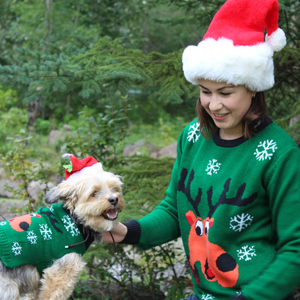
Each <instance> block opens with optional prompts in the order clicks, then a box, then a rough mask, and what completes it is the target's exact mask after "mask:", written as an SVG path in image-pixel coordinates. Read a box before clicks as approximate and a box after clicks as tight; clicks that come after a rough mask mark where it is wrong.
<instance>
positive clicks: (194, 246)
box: [178, 168, 257, 287]
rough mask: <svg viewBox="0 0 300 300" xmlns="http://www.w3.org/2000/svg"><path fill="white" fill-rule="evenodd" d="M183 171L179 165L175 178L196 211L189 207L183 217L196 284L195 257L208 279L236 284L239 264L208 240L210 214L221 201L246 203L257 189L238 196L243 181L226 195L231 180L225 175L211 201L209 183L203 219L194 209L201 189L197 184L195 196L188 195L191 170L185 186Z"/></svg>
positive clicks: (242, 187) (222, 202)
mask: <svg viewBox="0 0 300 300" xmlns="http://www.w3.org/2000/svg"><path fill="white" fill-rule="evenodd" d="M187 175H188V170H187V169H185V168H183V169H182V171H181V177H180V180H179V182H178V191H181V192H183V193H184V194H185V195H186V197H187V199H188V201H189V202H190V203H191V204H192V206H193V208H194V211H195V212H196V215H195V214H194V212H193V211H191V210H190V211H188V212H187V213H186V218H187V220H188V222H189V224H190V226H191V230H190V233H189V240H188V245H189V252H190V255H189V257H188V259H189V263H190V267H191V269H192V272H193V275H194V277H195V278H196V280H197V284H198V285H199V284H200V280H199V273H198V272H199V271H198V269H197V267H196V265H195V264H196V262H197V261H198V262H200V264H201V271H202V273H203V275H204V277H205V278H206V279H207V280H208V281H217V282H218V283H219V284H220V285H221V286H223V287H233V286H235V285H236V283H237V280H238V277H239V270H238V268H239V266H238V264H237V263H236V261H235V259H234V258H233V257H232V256H231V255H230V254H228V253H227V252H226V251H225V250H224V249H223V248H221V247H220V246H219V245H216V244H213V243H211V242H210V241H209V230H210V228H211V227H212V225H213V223H214V221H215V220H214V218H213V217H212V216H213V214H214V212H215V211H216V209H217V208H218V207H219V206H220V205H221V204H229V205H237V206H246V205H248V204H250V203H252V202H253V201H254V200H255V199H256V198H257V193H253V194H252V195H251V196H249V197H248V198H244V199H242V196H243V194H244V191H245V188H246V184H245V183H244V184H242V185H241V186H240V187H239V188H238V191H237V193H236V196H235V197H233V198H227V196H226V194H227V192H228V190H229V185H230V181H231V179H230V178H229V179H228V180H227V181H226V182H225V185H224V190H223V192H222V194H221V196H220V198H219V200H218V202H217V203H216V204H215V205H213V204H212V195H213V187H212V186H211V187H210V188H209V190H208V191H207V199H208V207H209V213H208V216H207V217H206V218H205V219H203V218H201V216H200V212H199V210H198V205H199V203H200V201H201V196H202V189H201V188H198V194H197V196H196V199H195V200H193V199H192V197H191V182H192V181H193V180H194V170H192V171H191V173H190V176H189V180H188V183H187V186H186V187H185V184H184V182H185V180H186V178H187Z"/></svg>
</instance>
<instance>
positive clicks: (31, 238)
mask: <svg viewBox="0 0 300 300" xmlns="http://www.w3.org/2000/svg"><path fill="white" fill-rule="evenodd" d="M27 240H28V241H29V242H30V244H31V245H33V244H37V235H36V234H35V233H34V232H33V231H32V230H31V231H28V233H27Z"/></svg>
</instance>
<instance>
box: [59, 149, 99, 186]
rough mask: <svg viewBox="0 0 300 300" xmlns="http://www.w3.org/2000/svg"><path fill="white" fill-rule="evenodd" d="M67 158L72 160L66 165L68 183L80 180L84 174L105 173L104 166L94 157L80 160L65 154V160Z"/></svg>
mask: <svg viewBox="0 0 300 300" xmlns="http://www.w3.org/2000/svg"><path fill="white" fill-rule="evenodd" d="M65 157H69V158H70V160H71V163H70V164H69V165H64V167H65V174H66V177H65V178H66V180H67V181H73V180H78V179H79V178H80V177H81V176H82V175H83V174H97V173H99V172H101V171H103V168H102V164H101V163H99V162H98V161H97V160H96V159H95V158H94V157H92V156H88V157H85V158H83V159H81V160H79V159H78V158H77V157H76V156H75V155H72V154H68V153H65V154H64V155H63V158H65Z"/></svg>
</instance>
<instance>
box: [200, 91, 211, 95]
mask: <svg viewBox="0 0 300 300" xmlns="http://www.w3.org/2000/svg"><path fill="white" fill-rule="evenodd" d="M201 93H202V94H205V95H209V94H210V92H207V91H201Z"/></svg>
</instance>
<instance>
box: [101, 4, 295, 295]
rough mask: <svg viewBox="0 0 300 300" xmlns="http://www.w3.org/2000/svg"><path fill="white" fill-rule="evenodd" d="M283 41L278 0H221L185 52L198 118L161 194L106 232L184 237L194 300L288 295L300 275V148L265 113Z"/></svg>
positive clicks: (145, 243) (134, 239)
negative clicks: (146, 209) (150, 207)
mask: <svg viewBox="0 0 300 300" xmlns="http://www.w3.org/2000/svg"><path fill="white" fill-rule="evenodd" d="M265 26H266V29H267V37H266V41H264V28H265ZM285 42H286V41H285V35H284V33H283V31H282V30H281V29H279V28H278V2H277V0H266V1H260V0H251V1H250V0H228V1H227V2H225V4H224V5H223V6H222V8H221V9H220V10H219V12H218V13H217V14H216V15H215V17H214V19H213V21H212V23H211V24H210V27H209V29H208V31H207V33H206V35H205V36H204V38H203V40H202V41H201V42H200V43H199V44H198V46H189V47H187V48H186V49H185V51H184V53H183V59H182V60H183V71H184V75H185V77H186V79H187V80H188V81H190V82H191V83H193V84H197V85H199V87H200V98H199V100H198V103H197V111H198V117H199V118H198V120H195V121H193V122H191V123H190V124H189V125H188V126H187V127H186V128H185V129H184V130H183V132H182V133H181V135H180V137H179V139H178V146H177V159H176V162H175V165H174V167H173V172H172V178H171V182H170V186H169V188H168V189H167V191H166V198H165V199H164V200H162V202H161V203H160V205H159V206H158V207H156V208H155V209H154V211H153V212H152V213H150V214H149V215H147V216H145V217H144V218H142V219H141V220H139V221H136V220H131V221H128V222H126V223H125V224H121V223H119V224H118V225H117V226H116V227H115V228H114V229H113V230H112V234H113V236H114V238H115V239H116V241H118V242H123V243H129V244H136V245H137V246H138V247H139V248H141V249H149V248H151V247H154V246H157V245H160V244H163V243H166V242H169V241H170V240H173V239H175V238H178V237H179V236H181V237H182V240H183V245H184V248H185V252H186V255H187V258H188V260H189V263H190V267H191V270H192V280H193V284H194V291H195V295H193V296H191V297H190V298H189V299H190V300H197V299H215V300H227V299H236V300H238V299H239V300H245V299H247V300H283V299H285V300H290V299H293V296H292V291H293V289H294V288H295V287H296V286H297V284H298V283H299V281H300V218H299V216H298V211H299V210H300V201H299V199H300V191H299V182H300V170H299V166H298V163H299V161H300V151H299V148H298V147H297V145H296V144H295V143H294V141H293V140H292V139H291V138H290V137H289V136H288V135H287V134H286V133H285V132H284V131H283V130H282V129H281V128H279V127H278V126H277V125H276V124H275V123H274V122H273V121H272V120H271V119H270V118H269V117H267V115H266V112H267V109H266V102H265V98H264V94H263V91H264V90H267V89H269V88H271V87H272V86H273V84H274V75H273V60H272V55H273V51H279V50H280V49H281V48H283V47H284V45H285ZM158 228H159V229H160V230H157V229H158ZM162 228H163V230H162ZM104 241H107V242H111V238H110V236H109V235H108V234H105V235H104Z"/></svg>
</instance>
